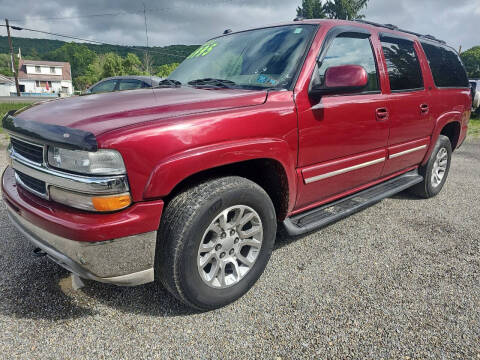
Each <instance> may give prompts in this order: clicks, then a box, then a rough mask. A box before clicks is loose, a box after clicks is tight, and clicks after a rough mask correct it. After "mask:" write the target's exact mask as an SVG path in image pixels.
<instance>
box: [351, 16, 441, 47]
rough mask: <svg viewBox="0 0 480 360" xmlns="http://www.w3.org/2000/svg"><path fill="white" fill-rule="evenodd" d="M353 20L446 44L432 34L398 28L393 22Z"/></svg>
mask: <svg viewBox="0 0 480 360" xmlns="http://www.w3.org/2000/svg"><path fill="white" fill-rule="evenodd" d="M354 21H356V22H359V23H362V24H368V25H372V26H375V27H381V28H385V29H389V30H396V31H400V32H404V33H407V34H410V35H415V36H417V37H419V38H424V39H428V40H431V41H436V42H439V43H440V44H444V45H446V44H447V43H446V42H445V41H443V40H440V39H437V38H436V37H435V36H433V35H423V34H419V33H416V32H413V31H409V30H404V29H400V28H399V27H398V26H396V25H393V24H379V23H376V22H373V21H366V20H363V19H355V20H354Z"/></svg>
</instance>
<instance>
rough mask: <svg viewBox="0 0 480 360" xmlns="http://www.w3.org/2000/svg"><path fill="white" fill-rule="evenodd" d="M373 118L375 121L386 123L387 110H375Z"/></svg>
mask: <svg viewBox="0 0 480 360" xmlns="http://www.w3.org/2000/svg"><path fill="white" fill-rule="evenodd" d="M375 117H376V118H377V121H386V120H388V109H387V108H379V109H377V110H375Z"/></svg>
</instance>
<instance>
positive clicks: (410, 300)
mask: <svg viewBox="0 0 480 360" xmlns="http://www.w3.org/2000/svg"><path fill="white" fill-rule="evenodd" d="M0 136H2V135H0ZM479 160H480V141H478V140H475V141H468V142H467V143H466V144H464V145H463V147H462V148H461V150H459V151H458V152H456V153H455V155H454V160H453V165H452V169H451V172H450V177H449V180H448V182H447V184H446V187H445V188H444V190H443V192H442V193H441V194H440V195H439V196H438V197H436V198H434V199H431V200H418V199H416V198H413V197H411V196H409V195H408V194H401V195H398V196H395V197H393V198H389V199H386V200H384V201H383V202H381V203H379V204H378V205H375V206H373V207H371V208H369V209H367V210H365V211H363V212H361V213H358V214H356V215H354V216H352V217H350V218H348V219H346V220H343V221H341V222H338V223H336V224H334V225H331V226H329V227H327V228H325V229H323V230H321V231H318V232H315V233H313V234H310V235H308V236H303V237H300V238H295V239H293V238H289V237H287V236H286V235H284V234H283V233H282V232H280V233H279V234H278V238H277V246H276V250H275V251H274V253H273V255H272V258H271V260H270V263H269V265H268V267H267V270H266V271H265V273H264V275H263V276H262V278H261V279H260V281H259V282H258V283H257V284H256V285H255V286H254V287H253V289H252V290H251V291H250V292H249V293H248V294H247V295H246V296H245V297H243V298H242V299H240V300H239V301H237V302H236V303H235V304H233V305H230V306H228V307H226V308H223V309H220V310H217V311H212V312H208V313H196V312H192V311H191V310H189V309H188V308H186V307H184V306H182V305H181V304H179V303H178V302H177V301H176V300H175V299H173V298H172V297H171V296H170V295H169V294H168V293H167V292H166V291H165V290H164V289H163V288H162V287H161V286H160V285H156V284H149V285H144V286H140V287H136V288H120V287H115V286H110V285H105V284H99V283H94V282H87V286H86V287H85V288H83V289H81V290H79V291H73V290H72V288H71V282H70V281H69V274H68V272H67V271H65V270H63V269H62V268H60V267H59V266H57V265H56V264H54V263H52V262H50V261H49V260H47V259H46V258H40V259H37V258H34V257H33V256H32V250H33V246H32V245H30V244H29V243H28V242H27V240H26V239H24V238H23V236H21V235H20V234H19V233H18V232H17V231H16V230H15V229H14V228H13V226H12V225H11V224H10V223H9V221H8V219H7V215H6V213H5V210H4V206H3V205H0V232H1V240H0V358H2V359H13V358H28V359H47V358H63V359H93V358H101V359H103V358H113V359H144V358H145V359H150V358H162V359H164V358H180V357H181V358H232V357H234V356H235V357H236V358H242V359H250V358H265V359H279V358H282V359H286V358H317V359H319V358H342V359H345V358H351V359H359V358H368V359H423V358H431V359H452V358H458V359H480V256H479V242H480V240H479V239H480V225H479V224H480V222H479V219H480V186H479V182H480V164H479ZM4 166H5V151H4V150H3V148H2V149H1V155H0V168H3V167H4Z"/></svg>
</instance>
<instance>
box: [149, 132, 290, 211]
mask: <svg viewBox="0 0 480 360" xmlns="http://www.w3.org/2000/svg"><path fill="white" fill-rule="evenodd" d="M295 154H296V152H295V151H292V149H291V148H290V147H289V145H288V143H287V142H286V141H284V140H281V139H272V138H260V139H246V140H239V141H227V142H222V143H218V144H213V145H207V146H201V147H197V148H193V149H189V150H186V151H184V152H181V153H178V154H175V155H172V156H169V157H168V158H166V159H164V160H162V161H161V162H160V163H159V164H158V165H157V166H156V167H155V168H154V170H153V171H152V173H151V175H150V178H149V179H148V182H147V185H146V187H145V190H144V199H152V198H161V197H164V196H166V195H168V194H169V193H170V192H171V191H172V190H173V189H174V187H175V186H176V185H178V184H179V183H180V182H181V181H183V180H185V179H186V178H188V177H189V176H192V175H195V174H197V173H199V172H201V171H205V170H210V169H214V168H216V167H219V166H223V165H229V164H235V163H239V162H242V161H247V160H255V159H271V160H276V161H277V162H279V163H280V165H281V166H282V167H283V169H284V170H285V174H286V176H287V180H288V190H289V201H288V203H289V210H290V209H291V208H292V207H293V205H294V204H295V194H296V189H295V184H296V173H295V162H296V157H295Z"/></svg>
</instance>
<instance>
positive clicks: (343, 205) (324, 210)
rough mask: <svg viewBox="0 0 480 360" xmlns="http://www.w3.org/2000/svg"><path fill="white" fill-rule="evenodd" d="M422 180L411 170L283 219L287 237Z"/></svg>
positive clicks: (327, 222)
mask: <svg viewBox="0 0 480 360" xmlns="http://www.w3.org/2000/svg"><path fill="white" fill-rule="evenodd" d="M422 181H423V177H422V176H421V175H419V174H418V170H413V171H410V172H407V173H405V174H403V175H400V176H397V177H395V178H393V179H390V180H388V181H385V182H383V183H380V184H378V185H375V186H372V187H371V188H368V189H366V190H363V191H360V192H358V193H356V194H353V195H350V196H348V197H346V198H343V199H340V200H337V201H335V202H332V203H329V204H326V205H322V206H320V207H317V208H314V209H312V210H308V211H306V212H303V213H301V214H298V215H294V216H292V217H289V218H286V219H285V221H284V222H283V224H284V226H285V229H286V230H287V233H288V234H289V235H290V236H298V235H302V234H305V233H308V232H311V231H313V230H317V229H320V228H322V227H324V226H326V225H329V224H331V223H334V222H336V221H338V220H341V219H343V218H346V217H347V216H350V215H352V214H354V213H356V212H358V211H361V210H363V209H365V208H367V207H369V206H371V205H373V204H376V203H378V202H379V201H381V200H383V199H385V198H387V197H389V196H392V195H395V194H397V193H399V192H401V191H403V190H405V189H408V188H409V187H411V186H413V185H416V184H418V183H420V182H422Z"/></svg>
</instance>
